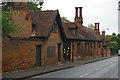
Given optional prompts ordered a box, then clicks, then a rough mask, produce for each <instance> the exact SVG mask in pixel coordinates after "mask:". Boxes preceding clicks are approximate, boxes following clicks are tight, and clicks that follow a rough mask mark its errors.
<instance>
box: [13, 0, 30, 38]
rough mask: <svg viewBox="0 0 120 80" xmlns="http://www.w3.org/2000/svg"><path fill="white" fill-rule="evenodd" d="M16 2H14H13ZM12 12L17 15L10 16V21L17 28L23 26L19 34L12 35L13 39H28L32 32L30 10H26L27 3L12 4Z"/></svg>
mask: <svg viewBox="0 0 120 80" xmlns="http://www.w3.org/2000/svg"><path fill="white" fill-rule="evenodd" d="M14 1H16V0H14ZM12 12H17V13H18V14H16V15H14V16H12V21H13V22H14V23H15V24H16V25H17V26H18V27H19V26H23V27H25V28H23V29H22V30H20V31H19V32H20V33H19V34H15V35H12V36H14V37H21V38H28V37H29V36H30V35H31V32H32V17H31V15H30V10H29V9H28V8H27V2H17V1H16V2H14V4H13V8H12Z"/></svg>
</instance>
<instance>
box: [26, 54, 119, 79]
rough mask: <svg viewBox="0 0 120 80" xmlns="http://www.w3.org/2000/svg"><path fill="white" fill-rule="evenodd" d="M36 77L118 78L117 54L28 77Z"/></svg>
mask: <svg viewBox="0 0 120 80" xmlns="http://www.w3.org/2000/svg"><path fill="white" fill-rule="evenodd" d="M36 78H37V79H41V78H46V79H48V78H49V79H50V78H56V79H57V78H70V79H71V78H96V80H97V78H113V80H114V79H115V78H118V56H116V57H112V58H109V59H105V60H100V61H96V62H93V63H89V64H85V65H80V66H75V67H72V68H68V69H64V70H60V71H56V72H51V73H47V74H43V75H37V76H34V77H32V78H30V79H36ZM30 79H25V80H30ZM80 80H81V79H80Z"/></svg>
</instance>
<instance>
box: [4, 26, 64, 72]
mask: <svg viewBox="0 0 120 80" xmlns="http://www.w3.org/2000/svg"><path fill="white" fill-rule="evenodd" d="M57 43H62V40H61V36H60V31H59V29H58V28H57V33H50V36H49V39H48V40H47V41H40V40H38V41H35V40H34V41H31V40H13V39H10V38H8V37H7V36H3V42H2V44H3V45H2V63H3V64H2V68H3V71H7V70H12V69H13V70H14V69H19V68H27V69H29V68H32V67H35V64H36V45H41V47H42V48H41V49H42V50H41V51H42V65H43V66H46V65H52V64H57V63H58V45H57ZM50 46H55V48H56V50H55V52H56V53H55V56H54V57H49V58H48V57H47V48H48V47H50ZM62 48H63V45H61V55H62ZM61 62H62V56H61Z"/></svg>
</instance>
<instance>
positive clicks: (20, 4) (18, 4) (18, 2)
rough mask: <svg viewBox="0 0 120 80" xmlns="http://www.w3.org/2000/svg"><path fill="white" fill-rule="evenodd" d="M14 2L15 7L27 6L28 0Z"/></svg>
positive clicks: (15, 0)
mask: <svg viewBox="0 0 120 80" xmlns="http://www.w3.org/2000/svg"><path fill="white" fill-rule="evenodd" d="M13 2H14V4H13V7H14V8H27V0H21V2H20V0H13Z"/></svg>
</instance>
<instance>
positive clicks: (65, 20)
mask: <svg viewBox="0 0 120 80" xmlns="http://www.w3.org/2000/svg"><path fill="white" fill-rule="evenodd" d="M61 20H62V21H63V22H71V21H70V20H68V19H67V18H66V17H61Z"/></svg>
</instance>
